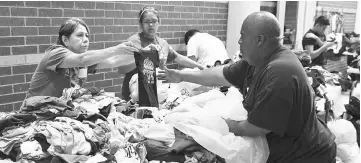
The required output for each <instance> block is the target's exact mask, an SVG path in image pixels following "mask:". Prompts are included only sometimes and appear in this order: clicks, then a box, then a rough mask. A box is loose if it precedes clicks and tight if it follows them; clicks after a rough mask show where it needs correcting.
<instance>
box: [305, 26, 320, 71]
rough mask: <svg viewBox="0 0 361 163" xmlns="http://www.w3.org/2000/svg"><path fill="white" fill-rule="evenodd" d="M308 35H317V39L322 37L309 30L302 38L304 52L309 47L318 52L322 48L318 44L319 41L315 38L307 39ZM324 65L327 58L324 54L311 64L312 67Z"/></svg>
mask: <svg viewBox="0 0 361 163" xmlns="http://www.w3.org/2000/svg"><path fill="white" fill-rule="evenodd" d="M308 33H313V34H314V35H316V36H317V37H320V35H319V34H318V33H317V32H315V31H313V30H312V29H310V30H308V31H307V33H306V34H305V35H304V36H303V38H302V47H303V50H306V48H305V47H306V46H307V45H313V50H314V51H315V50H317V49H319V48H320V45H318V43H317V41H316V40H315V39H313V38H306V35H307V34H308ZM324 64H326V58H325V56H324V54H323V53H321V54H320V55H319V56H318V57H316V58H314V59H312V63H311V65H319V66H322V65H324Z"/></svg>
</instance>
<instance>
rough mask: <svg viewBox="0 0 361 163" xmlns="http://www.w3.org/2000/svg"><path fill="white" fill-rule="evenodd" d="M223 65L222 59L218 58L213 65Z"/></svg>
mask: <svg viewBox="0 0 361 163" xmlns="http://www.w3.org/2000/svg"><path fill="white" fill-rule="evenodd" d="M221 65H222V63H221V61H220V60H217V61H216V62H214V65H213V67H217V66H221Z"/></svg>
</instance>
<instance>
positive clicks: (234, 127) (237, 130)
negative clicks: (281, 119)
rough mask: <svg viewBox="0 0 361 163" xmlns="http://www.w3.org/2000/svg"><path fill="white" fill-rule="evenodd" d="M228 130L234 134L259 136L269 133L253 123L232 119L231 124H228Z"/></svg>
mask: <svg viewBox="0 0 361 163" xmlns="http://www.w3.org/2000/svg"><path fill="white" fill-rule="evenodd" d="M228 126H229V131H230V132H232V133H234V135H236V136H249V137H255V136H261V135H265V134H267V133H269V131H267V130H266V129H262V128H259V127H257V126H255V125H252V124H250V123H249V122H248V121H247V120H244V121H234V122H232V123H231V124H228Z"/></svg>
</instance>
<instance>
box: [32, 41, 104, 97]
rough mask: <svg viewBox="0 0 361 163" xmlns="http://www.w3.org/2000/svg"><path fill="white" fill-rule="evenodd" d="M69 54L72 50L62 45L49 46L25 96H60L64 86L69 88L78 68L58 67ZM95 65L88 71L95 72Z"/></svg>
mask: <svg viewBox="0 0 361 163" xmlns="http://www.w3.org/2000/svg"><path fill="white" fill-rule="evenodd" d="M70 54H73V52H71V51H70V50H69V49H67V48H65V47H64V46H62V45H54V46H51V47H49V49H47V50H46V51H45V56H44V57H43V59H42V60H41V61H40V63H39V64H38V66H37V68H36V70H35V73H34V75H33V77H32V78H31V82H30V88H29V91H28V92H27V95H26V98H29V97H32V96H53V97H60V96H61V95H62V92H63V89H64V88H70V87H71V80H73V79H76V78H77V71H78V69H77V68H68V69H64V68H59V67H58V66H59V65H60V64H61V63H62V62H63V61H64V59H65V58H66V57H67V56H68V55H70ZM96 66H97V65H93V66H90V67H89V68H88V73H95V67H96Z"/></svg>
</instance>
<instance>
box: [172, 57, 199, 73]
mask: <svg viewBox="0 0 361 163" xmlns="http://www.w3.org/2000/svg"><path fill="white" fill-rule="evenodd" d="M174 61H175V62H176V63H178V64H181V65H184V66H187V67H190V68H199V69H201V70H203V69H204V66H203V65H201V64H199V63H197V62H195V61H193V60H191V59H190V58H188V57H185V56H182V55H180V54H178V55H177V57H176V58H175V59H174Z"/></svg>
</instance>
